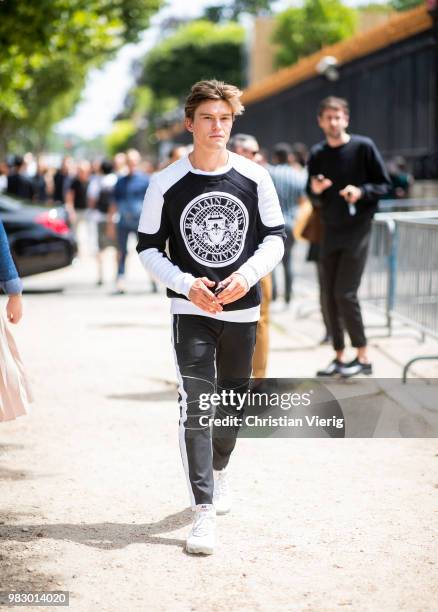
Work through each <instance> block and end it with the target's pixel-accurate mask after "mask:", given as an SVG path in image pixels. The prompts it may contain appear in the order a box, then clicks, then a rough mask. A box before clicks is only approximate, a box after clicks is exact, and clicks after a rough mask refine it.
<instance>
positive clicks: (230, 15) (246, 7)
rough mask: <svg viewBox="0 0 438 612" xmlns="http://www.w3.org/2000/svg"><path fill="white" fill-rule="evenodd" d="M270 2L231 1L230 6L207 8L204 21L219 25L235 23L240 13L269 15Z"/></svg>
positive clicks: (222, 5) (258, 0) (268, 0)
mask: <svg viewBox="0 0 438 612" xmlns="http://www.w3.org/2000/svg"><path fill="white" fill-rule="evenodd" d="M271 4H272V2H271V1H270V0H233V2H231V4H229V3H228V4H219V5H216V6H209V7H207V8H206V9H205V11H204V19H207V20H208V21H212V22H213V23H219V22H220V21H223V20H227V19H230V20H231V21H236V20H237V19H238V18H239V17H240V15H241V14H242V13H246V14H248V15H262V14H264V15H269V14H271V13H272V9H271Z"/></svg>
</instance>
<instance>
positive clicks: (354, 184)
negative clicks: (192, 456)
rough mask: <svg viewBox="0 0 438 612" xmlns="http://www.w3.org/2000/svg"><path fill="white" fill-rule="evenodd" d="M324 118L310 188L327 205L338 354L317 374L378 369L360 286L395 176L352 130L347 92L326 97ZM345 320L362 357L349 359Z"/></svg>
mask: <svg viewBox="0 0 438 612" xmlns="http://www.w3.org/2000/svg"><path fill="white" fill-rule="evenodd" d="M318 123H319V126H320V128H321V129H322V131H323V132H324V134H325V137H326V140H325V141H323V142H321V143H319V144H317V145H315V146H314V147H313V148H312V151H311V154H310V159H309V166H308V170H309V182H308V193H309V195H310V198H311V200H312V203H313V205H314V206H316V207H321V214H322V219H323V223H324V236H323V240H322V244H321V262H322V267H323V289H324V291H325V292H326V295H327V309H328V316H329V320H330V326H331V332H332V337H333V348H334V349H335V352H336V357H335V359H334V360H333V361H332V362H331V363H330V364H329V366H328V367H327V368H326V369H325V370H320V371H318V372H317V376H333V375H335V374H341V375H342V376H354V375H355V374H359V373H363V374H372V366H371V363H370V361H369V358H368V353H367V340H366V337H365V331H364V325H363V321H362V314H361V310H360V305H359V301H358V299H357V291H358V289H359V285H360V281H361V277H362V273H363V271H364V268H365V263H366V258H367V253H368V244H369V238H370V234H371V224H372V218H373V215H374V213H375V211H376V209H377V204H378V200H379V199H380V198H381V197H382V196H384V195H385V194H386V193H387V191H388V189H389V187H390V180H389V177H388V174H387V172H386V170H385V166H384V164H383V161H382V158H381V156H380V153H379V151H378V150H377V148H376V146H375V144H374V143H373V141H372V140H371V139H370V138H366V137H364V136H357V135H350V134H348V133H347V131H346V130H347V127H348V123H349V108H348V103H347V101H346V100H343V99H342V98H335V97H329V98H325V99H324V100H323V101H322V102H321V104H320V106H319V110H318ZM344 326H345V328H346V329H347V332H348V335H349V336H350V340H351V344H352V346H353V347H355V348H356V349H357V356H356V358H355V359H354V360H353V361H351V362H349V363H345V362H344V359H343V356H344V349H345V344H344Z"/></svg>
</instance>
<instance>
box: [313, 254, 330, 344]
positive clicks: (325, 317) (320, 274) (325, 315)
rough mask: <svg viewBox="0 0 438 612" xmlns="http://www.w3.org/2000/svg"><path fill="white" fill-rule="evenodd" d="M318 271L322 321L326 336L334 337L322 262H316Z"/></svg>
mask: <svg viewBox="0 0 438 612" xmlns="http://www.w3.org/2000/svg"><path fill="white" fill-rule="evenodd" d="M316 270H317V273H318V285H319V305H320V308H321V315H322V320H323V322H324V327H325V335H326V336H328V337H330V338H331V337H332V334H331V331H330V318H329V314H328V306H327V292H326V291H325V289H324V281H323V278H324V268H323V265H322V263H321V262H320V261H317V262H316Z"/></svg>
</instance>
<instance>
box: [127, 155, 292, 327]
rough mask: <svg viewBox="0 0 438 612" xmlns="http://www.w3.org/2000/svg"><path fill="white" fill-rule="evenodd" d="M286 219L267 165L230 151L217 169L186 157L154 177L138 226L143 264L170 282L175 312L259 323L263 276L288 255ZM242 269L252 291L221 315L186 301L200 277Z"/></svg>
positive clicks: (214, 278) (214, 277)
mask: <svg viewBox="0 0 438 612" xmlns="http://www.w3.org/2000/svg"><path fill="white" fill-rule="evenodd" d="M283 241H284V220H283V215H282V212H281V208H280V205H279V202H278V197H277V193H276V191H275V188H274V185H273V183H272V180H271V177H270V176H269V173H268V172H267V170H265V169H264V168H262V167H261V166H259V165H258V164H255V163H254V162H252V161H250V160H248V159H246V158H244V157H242V156H240V155H237V154H235V153H231V152H230V153H229V157H228V163H227V164H226V166H224V167H222V168H219V169H218V170H216V171H214V172H204V171H201V170H197V169H195V168H193V166H192V164H191V163H190V160H189V158H188V156H186V157H184V158H182V159H180V160H179V161H177V162H175V163H173V164H171V165H170V166H168V167H167V168H165V169H164V170H161V171H160V172H157V173H156V174H154V175H153V177H152V179H151V182H150V185H149V187H148V190H147V192H146V195H145V198H144V203H143V210H142V214H141V218H140V224H139V228H138V245H137V251H138V253H139V255H140V259H141V261H142V263H143V265H144V267H145V268H146V269H147V270H148V271H149V272H150V273H151V274H152V276H154V277H155V278H156V279H157V280H159V281H161V282H162V283H163V284H164V285H166V287H167V288H168V289H167V295H168V296H169V297H171V298H172V305H171V312H172V313H173V314H197V315H203V316H209V317H213V318H215V319H219V320H223V321H236V322H237V321H247V322H249V321H256V320H257V319H258V318H259V313H260V290H259V287H258V281H259V280H260V278H262V277H263V276H265V275H266V274H268V273H269V272H270V271H271V270H272V269H273V268H274V267H275V266H276V264H277V263H278V262H279V261H280V260H281V258H282V256H283V250H284V247H283ZM232 272H239V273H240V274H242V276H244V278H245V279H246V280H247V282H248V286H249V287H250V290H249V291H248V293H247V294H246V295H245V296H244V297H242V298H241V299H239V300H236V301H235V302H233V303H231V304H226V305H225V306H224V310H223V312H221V313H218V314H212V313H208V312H205V311H203V310H201V309H200V308H198V307H197V306H195V304H193V303H192V302H190V301H189V300H188V293H189V291H190V288H191V286H192V283H193V282H194V280H195V279H196V278H199V277H202V276H206V277H207V278H209V279H210V280H212V281H215V282H219V281H221V280H223V279H224V278H226V277H227V276H229V275H230V274H231V273H232Z"/></svg>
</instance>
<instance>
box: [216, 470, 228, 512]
mask: <svg viewBox="0 0 438 612" xmlns="http://www.w3.org/2000/svg"><path fill="white" fill-rule="evenodd" d="M213 474H214V493H213V504H214V507H215V509H216V514H227V513H228V512H229V511H230V510H231V503H232V499H231V490H230V483H229V480H228V472H227V471H226V470H220V471H216V470H214V472H213Z"/></svg>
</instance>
